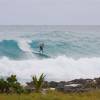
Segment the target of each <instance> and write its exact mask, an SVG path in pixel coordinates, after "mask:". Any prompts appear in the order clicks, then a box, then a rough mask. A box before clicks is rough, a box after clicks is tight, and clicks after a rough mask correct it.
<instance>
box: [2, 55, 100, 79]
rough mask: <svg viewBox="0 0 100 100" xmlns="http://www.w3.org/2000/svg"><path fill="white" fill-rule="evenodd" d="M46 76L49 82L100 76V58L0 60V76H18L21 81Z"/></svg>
mask: <svg viewBox="0 0 100 100" xmlns="http://www.w3.org/2000/svg"><path fill="white" fill-rule="evenodd" d="M41 73H45V74H46V79H47V80H55V81H61V80H65V81H68V80H72V79H76V78H94V77H99V76H100V58H81V59H78V60H74V59H72V58H67V57H66V56H59V57H57V58H51V59H43V60H38V59H31V60H22V61H16V60H10V59H8V58H5V57H4V58H2V59H0V76H8V75H11V74H16V75H17V77H18V78H19V79H21V80H31V76H32V75H34V74H36V75H37V74H41Z"/></svg>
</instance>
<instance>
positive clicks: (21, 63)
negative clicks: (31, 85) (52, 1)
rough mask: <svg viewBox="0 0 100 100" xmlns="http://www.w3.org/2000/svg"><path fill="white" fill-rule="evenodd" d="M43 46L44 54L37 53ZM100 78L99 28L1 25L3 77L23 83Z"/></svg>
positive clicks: (0, 43) (0, 65)
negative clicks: (42, 78)
mask: <svg viewBox="0 0 100 100" xmlns="http://www.w3.org/2000/svg"><path fill="white" fill-rule="evenodd" d="M40 43H44V45H45V46H44V55H46V56H47V57H46V56H44V55H43V56H42V55H39V54H37V52H38V51H39V44H40ZM41 73H45V74H46V80H48V81H51V80H52V81H68V80H72V79H78V78H95V77H99V76H100V26H46V25H45V26H0V77H7V76H8V75H11V74H16V75H17V77H18V79H19V80H20V81H21V82H26V81H30V80H31V77H32V75H34V74H36V75H39V74H41Z"/></svg>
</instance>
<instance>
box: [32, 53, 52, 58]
mask: <svg viewBox="0 0 100 100" xmlns="http://www.w3.org/2000/svg"><path fill="white" fill-rule="evenodd" d="M32 53H33V54H34V55H36V56H37V57H40V58H50V56H48V55H47V54H44V53H43V54H42V53H40V52H32Z"/></svg>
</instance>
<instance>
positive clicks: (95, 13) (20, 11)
mask: <svg viewBox="0 0 100 100" xmlns="http://www.w3.org/2000/svg"><path fill="white" fill-rule="evenodd" d="M0 25H100V0H0Z"/></svg>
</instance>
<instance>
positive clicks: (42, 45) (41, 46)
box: [40, 43, 44, 54]
mask: <svg viewBox="0 0 100 100" xmlns="http://www.w3.org/2000/svg"><path fill="white" fill-rule="evenodd" d="M43 49H44V43H41V44H40V53H42V54H43Z"/></svg>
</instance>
